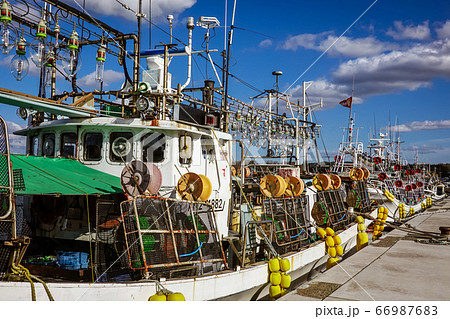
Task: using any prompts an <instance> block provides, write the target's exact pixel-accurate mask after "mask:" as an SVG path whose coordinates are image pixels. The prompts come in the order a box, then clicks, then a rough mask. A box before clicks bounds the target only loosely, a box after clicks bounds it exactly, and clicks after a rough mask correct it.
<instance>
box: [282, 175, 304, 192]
mask: <svg viewBox="0 0 450 319" xmlns="http://www.w3.org/2000/svg"><path fill="white" fill-rule="evenodd" d="M284 181H285V182H286V191H285V192H284V194H285V195H286V196H290V197H297V196H300V195H301V194H302V193H303V190H304V189H305V184H304V183H303V181H302V180H301V179H300V178H298V177H295V176H288V177H286V178H285V179H284Z"/></svg>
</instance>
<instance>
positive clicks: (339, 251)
mask: <svg viewBox="0 0 450 319" xmlns="http://www.w3.org/2000/svg"><path fill="white" fill-rule="evenodd" d="M336 254H337V255H338V256H342V255H343V254H344V247H342V246H341V245H337V246H336Z"/></svg>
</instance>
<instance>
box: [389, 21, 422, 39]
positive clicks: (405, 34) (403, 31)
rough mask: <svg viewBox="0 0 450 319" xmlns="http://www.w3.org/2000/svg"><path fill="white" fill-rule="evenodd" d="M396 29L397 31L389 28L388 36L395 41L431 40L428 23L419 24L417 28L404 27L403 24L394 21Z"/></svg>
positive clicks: (411, 26)
mask: <svg viewBox="0 0 450 319" xmlns="http://www.w3.org/2000/svg"><path fill="white" fill-rule="evenodd" d="M394 28H395V29H392V28H389V30H388V31H387V32H386V34H387V35H389V36H391V37H392V38H394V39H395V40H404V39H413V40H427V39H429V38H430V27H429V26H428V21H424V22H423V24H419V25H417V26H413V25H408V26H404V25H403V22H401V21H394Z"/></svg>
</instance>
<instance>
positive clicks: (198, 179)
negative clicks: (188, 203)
mask: <svg viewBox="0 0 450 319" xmlns="http://www.w3.org/2000/svg"><path fill="white" fill-rule="evenodd" d="M177 191H178V195H180V197H181V199H184V200H193V201H197V200H201V201H206V200H208V198H209V196H211V192H212V185H211V181H210V180H209V178H208V177H206V176H205V175H202V174H195V173H186V174H184V175H183V176H181V178H180V179H179V180H178V184H177Z"/></svg>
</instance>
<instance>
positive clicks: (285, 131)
mask: <svg viewBox="0 0 450 319" xmlns="http://www.w3.org/2000/svg"><path fill="white" fill-rule="evenodd" d="M230 126H231V131H232V134H233V135H234V136H235V137H236V138H237V139H239V140H243V141H246V140H248V141H251V142H252V144H253V145H254V146H256V147H261V148H263V149H265V148H267V147H268V145H272V146H279V151H280V154H287V152H288V150H289V149H290V148H291V147H292V146H294V145H295V144H296V138H295V134H296V133H295V126H294V125H289V124H281V123H276V122H275V121H271V122H269V121H268V120H266V119H261V117H260V116H259V115H257V116H253V115H252V113H251V112H249V113H247V115H245V116H243V115H242V114H241V111H240V110H237V112H236V114H235V116H234V117H233V118H232V119H231V123H230Z"/></svg>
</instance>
